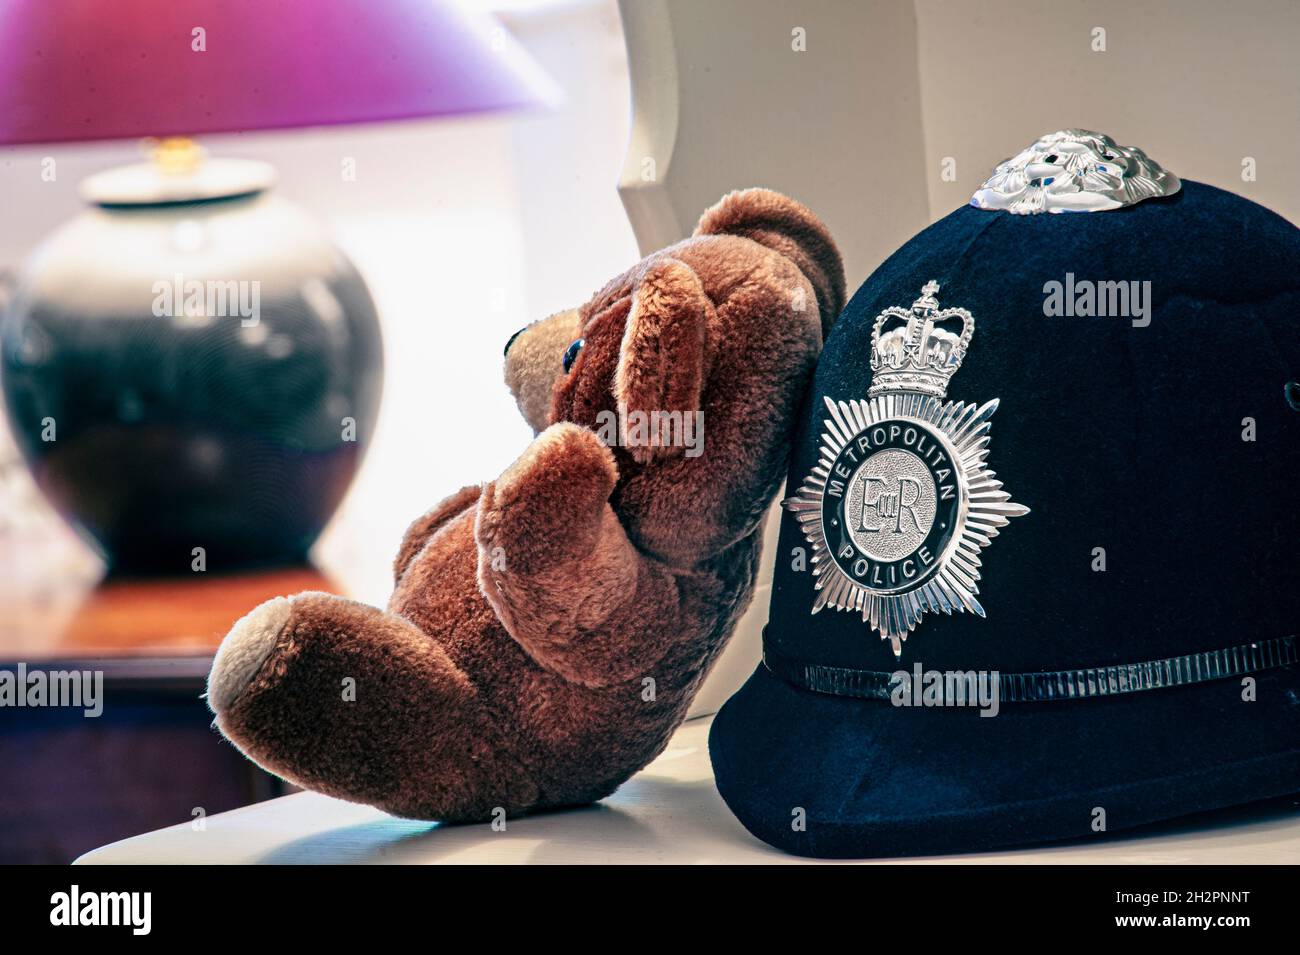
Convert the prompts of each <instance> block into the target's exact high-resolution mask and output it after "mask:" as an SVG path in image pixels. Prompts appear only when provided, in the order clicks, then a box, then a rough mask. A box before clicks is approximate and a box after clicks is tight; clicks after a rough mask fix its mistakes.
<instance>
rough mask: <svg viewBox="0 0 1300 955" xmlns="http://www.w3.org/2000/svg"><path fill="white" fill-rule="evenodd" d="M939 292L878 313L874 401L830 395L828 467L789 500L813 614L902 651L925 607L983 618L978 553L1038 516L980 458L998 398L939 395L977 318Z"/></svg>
mask: <svg viewBox="0 0 1300 955" xmlns="http://www.w3.org/2000/svg"><path fill="white" fill-rule="evenodd" d="M938 291H939V285H938V283H936V282H928V283H926V285H925V287H924V288H923V289H922V290H921V297H920V298H918V299H917V300H916V301H915V302H914V303H913V304H912V308H911V310H910V311H909V310H908V309H904V308H887V309H885V310H884V311H883V312H881V313H880V315H879V316H877V318H876V324H875V328H874V329H873V330H872V334H871V370H872V384H871V389H870V390H869V391H868V392H867V400H865V401H863V400H858V399H853V400H849V401H833V400H832V399H831V398H830V397H826V398H825V399H824V400H825V402H826V407H827V408H828V409H829V411H830V415H831V416H830V418H828V419H826V421H825V422H824V425H825V430H824V431H823V432H822V438H821V449H820V455H819V461H818V463H817V466H816V467H814V468H813V469H812V473H811V474H809V475H808V477H807V478H806V479H805V480H804V483H803V486H802V487H800V488H799V491H798V493H797V494H796V495H795V496H794V497H792V498H790V499H788V500H787V501H786V502H785V506H786V507H787V508H789V509H790V510H791V511H793V512H794V514H795V517H796V518H797V519H798V521H799V524H800V526H801V527H802V529H803V532H804V535H805V536H806V537H807V538H808V542H809V543H810V544H811V545H812V549H813V557H812V564H813V574H814V576H815V578H816V587H817V598H816V600H815V601H814V603H813V608H812V612H813V613H817V612H818V611H819V610H821V609H822V608H823V607H834V608H835V609H837V610H848V611H852V612H855V613H861V614H862V619H863V621H864V622H866V623H869V624H870V625H871V626H872V628H873V629H875V630H876V631H877V632H878V633H879V634H880V636H881V639H883V640H888V641H889V642H890V644H891V646H892V647H893V650H894V655H895V656H901V655H902V652H903V641H904V640H906V639H907V636H908V634H909V633H911V632H912V631H913V630H914V629H915V628H916V625H917V624H918V623H920V622H921V617H922V616H923V615H924V614H925V612H926V611H931V612H935V611H942V612H944V613H948V614H950V613H952V612H953V611H958V612H960V611H970V612H971V613H975V614H979V615H980V616H981V617H982V616H984V608H983V607H981V606H980V603H979V601H978V600H977V599H976V598H975V595H976V594H977V593H979V587H978V584H977V582H978V581H979V579H980V557H979V553H980V551H981V550H983V549H984V548H985V547H987V546H989V542H990V541H991V540H992V539H993V538H994V537H996V536H997V534H998V531H999V529H1000V528H1002V527H1005V526H1006V525H1007V522H1008V521H1009V520H1010V519H1011V518H1013V517H1019V516H1020V515H1022V514H1028V513H1029V508H1027V507H1025V506H1024V505H1021V504H1015V503H1013V502H1012V501H1011V495H1010V494H1008V493H1007V492H1006V491H1004V490H1002V482H1001V481H999V480H997V478H996V476H995V475H994V473H993V472H992V471H990V470H989V469H988V467H987V466H986V465H985V463H984V461H985V458H986V457H987V456H988V443H989V428H990V426H991V423H992V422H991V419H992V417H993V412H994V411H996V410H997V407H998V402H997V399H994V400H993V401H989V402H986V403H985V404H983V405H975V404H968V403H966V402H962V401H956V402H954V401H944V400H943V399H944V397H945V395H946V394H947V391H948V380H949V379H950V378H951V377H952V376H953V374H954V373H955V372H956V371H957V369H958V368H960V367H961V363H962V360H963V359H964V358H965V357H966V349H967V348H968V347H969V346H970V340H971V336H972V335H973V334H974V332H975V320H974V319H973V318H972V317H971V314H970V312H968V311H967V310H966V309H964V308H946V309H943V310H942V311H941V310H940V309H939V302H938V300H937V299H936V298H935V295H936V293H937V292H938Z"/></svg>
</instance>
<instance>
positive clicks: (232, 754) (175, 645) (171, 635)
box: [0, 521, 334, 863]
mask: <svg viewBox="0 0 1300 955" xmlns="http://www.w3.org/2000/svg"><path fill="white" fill-rule="evenodd" d="M0 567H3V568H4V572H3V573H0V608H3V612H2V613H0V669H3V670H9V671H11V672H14V671H16V669H17V667H18V666H19V664H24V665H25V666H26V669H27V671H28V672H31V671H33V670H38V669H39V670H44V671H91V672H93V673H98V674H102V679H103V700H102V707H103V709H102V713H101V714H100V715H98V716H91V717H88V716H86V715H84V713H83V710H82V709H70V708H54V707H43V708H32V707H27V708H16V707H6V708H0V767H3V769H2V770H0V775H2V779H0V862H45V863H51V862H53V863H63V862H69V861H71V860H72V859H73V858H75V857H76V856H77V855H78V854H79V853H81V852H84V851H85V850H87V849H89V848H92V847H94V846H97V845H102V844H103V843H104V842H106V841H110V840H112V839H117V838H121V837H123V836H126V835H129V834H132V833H137V832H140V831H142V830H146V829H152V828H156V827H157V826H159V825H164V824H167V823H171V822H175V821H177V820H181V819H192V818H197V817H198V816H199V815H205V814H210V813H220V812H222V811H224V810H227V809H232V808H234V807H236V806H243V805H247V804H249V803H252V802H255V801H257V800H260V799H267V798H270V797H272V796H275V795H279V794H280V793H283V792H285V791H286V787H285V786H284V785H283V784H281V783H280V782H279V781H278V780H276V779H274V778H273V777H271V776H269V775H267V774H266V773H263V772H262V771H261V770H260V769H258V768H257V767H256V766H254V765H253V764H252V763H250V762H248V761H247V760H245V759H244V758H243V756H241V755H240V753H239V752H238V751H237V750H235V749H234V747H232V746H230V745H229V744H227V743H226V742H224V741H223V740H222V739H221V737H220V735H219V734H217V733H216V732H215V731H214V730H212V729H211V726H210V724H211V721H212V714H211V713H210V712H208V709H207V706H206V704H205V703H204V702H203V700H202V698H201V696H202V693H203V691H204V688H205V684H206V681H207V674H208V670H209V668H210V666H211V663H212V655H213V653H214V652H215V650H216V647H217V645H218V644H219V643H220V641H221V638H222V636H224V635H225V633H226V631H227V630H229V628H230V624H231V622H232V621H234V620H236V619H238V618H239V617H240V616H242V615H243V614H244V613H245V612H246V611H247V610H248V608H250V607H252V606H255V605H256V604H257V603H259V602H260V601H262V600H265V599H267V598H269V597H273V596H276V595H279V594H285V593H294V592H296V591H299V590H304V589H314V590H332V589H334V586H333V583H332V582H331V581H330V580H328V579H326V578H325V577H324V576H323V575H322V574H321V573H320V572H319V571H317V570H315V569H314V568H311V567H292V568H280V569H276V570H272V571H266V572H259V573H242V574H228V575H219V574H214V575H208V574H195V575H194V576H193V577H187V578H166V579H158V578H150V579H135V580H132V579H126V580H104V579H102V575H103V567H102V565H101V563H100V562H99V560H98V559H97V558H96V557H95V556H94V555H93V554H92V553H91V552H90V550H89V549H88V548H86V547H85V546H84V545H82V544H81V543H80V542H79V541H77V540H76V538H75V537H73V535H72V534H71V532H70V531H68V530H67V528H66V527H64V526H63V525H62V524H60V523H55V522H53V521H42V522H41V523H40V526H34V527H30V528H23V529H19V530H15V529H13V528H8V529H7V533H5V534H4V535H0Z"/></svg>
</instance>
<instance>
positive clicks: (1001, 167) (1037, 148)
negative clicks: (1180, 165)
mask: <svg viewBox="0 0 1300 955" xmlns="http://www.w3.org/2000/svg"><path fill="white" fill-rule="evenodd" d="M1181 188H1182V183H1181V182H1179V180H1178V177H1177V176H1175V175H1174V174H1173V173H1172V172H1169V171H1168V170H1166V169H1165V168H1163V167H1162V166H1161V165H1160V163H1158V162H1156V161H1155V160H1154V159H1150V158H1149V157H1148V156H1147V154H1146V153H1144V152H1143V151H1142V150H1140V149H1138V148H1137V147H1136V146H1120V145H1119V144H1117V143H1116V142H1115V140H1113V139H1111V138H1110V137H1109V136H1106V135H1103V134H1102V133H1093V132H1089V131H1088V130H1086V129H1063V130H1061V131H1060V132H1057V133H1049V134H1048V135H1046V136H1044V137H1042V138H1041V139H1039V140H1038V141H1037V142H1036V143H1034V144H1033V145H1032V146H1030V147H1029V148H1028V149H1025V150H1023V151H1022V152H1021V153H1020V154H1019V155H1017V156H1013V157H1012V158H1010V159H1008V160H1006V161H1005V162H1002V163H999V164H998V167H997V168H996V169H995V170H993V175H991V176H989V178H988V180H987V181H986V182H985V183H984V185H982V186H981V187H980V188H979V189H977V190H976V191H975V195H973V196H972V197H971V200H970V204H971V205H973V206H974V207H975V208H977V209H1005V210H1006V211H1007V212H1013V213H1016V214H1017V215H1029V214H1032V213H1037V212H1105V211H1107V210H1108V209H1119V208H1122V207H1123V206H1131V205H1133V204H1134V203H1136V202H1141V201H1142V200H1143V199H1151V198H1157V197H1160V196H1172V195H1173V194H1174V193H1175V192H1177V191H1178V190H1179V189H1181Z"/></svg>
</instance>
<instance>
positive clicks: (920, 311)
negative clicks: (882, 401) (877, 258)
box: [867, 281, 975, 398]
mask: <svg viewBox="0 0 1300 955" xmlns="http://www.w3.org/2000/svg"><path fill="white" fill-rule="evenodd" d="M938 291H939V283H938V282H933V281H931V282H926V283H925V286H924V287H923V288H922V289H921V297H920V298H918V299H917V300H916V301H915V302H913V303H912V308H911V310H910V311H909V310H907V309H903V308H896V307H895V308H887V309H885V310H884V311H883V312H881V313H880V314H879V315H878V316H877V317H876V324H875V327H874V328H873V329H872V332H871V371H872V372H873V380H872V385H871V390H870V391H868V392H867V395H868V396H869V397H874V396H875V395H879V394H883V393H885V392H887V391H915V392H917V393H918V394H922V395H933V396H934V397H936V398H942V397H943V396H944V395H946V394H947V393H948V379H949V378H951V377H952V376H953V374H954V373H955V372H956V371H957V369H958V368H960V367H961V363H962V359H963V358H965V357H966V349H967V348H968V347H969V346H970V339H971V335H973V334H974V333H975V320H974V319H973V318H971V314H970V312H968V311H966V309H964V308H947V309H944V310H943V311H940V310H939V301H938V299H936V298H935V295H936V294H937V293H938ZM957 320H960V321H961V323H962V324H961V331H960V332H955V331H951V330H949V329H946V328H943V327H942V323H945V322H949V321H957ZM891 322H894V323H895V324H894V325H893V327H892V328H890V329H889V330H888V331H886V330H885V326H887V325H889V324H890V323H891ZM897 322H902V323H903V324H901V325H900V324H896V323H897Z"/></svg>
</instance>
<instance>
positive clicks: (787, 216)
mask: <svg viewBox="0 0 1300 955" xmlns="http://www.w3.org/2000/svg"><path fill="white" fill-rule="evenodd" d="M695 234H696V235H738V236H741V237H743V238H746V239H752V240H753V241H754V242H757V243H758V244H759V245H765V246H767V247H768V248H769V249H771V250H772V251H774V252H778V253H780V254H781V255H784V256H785V257H786V258H788V259H789V260H790V261H791V262H793V263H794V264H795V265H797V266H798V267H799V270H800V271H801V272H803V274H804V276H805V277H806V278H807V279H808V281H809V283H810V284H811V285H812V287H813V291H814V292H815V293H816V295H817V307H818V310H819V311H820V312H821V320H822V340H823V341H824V340H825V338H826V336H827V335H829V334H830V330H831V326H832V325H833V324H834V323H835V320H836V319H837V318H839V314H840V312H841V311H842V310H843V309H844V262H843V260H842V259H841V258H840V251H839V249H838V248H836V246H835V240H834V239H832V238H831V234H830V232H828V231H827V230H826V226H825V225H823V224H822V221H821V219H819V218H817V216H815V215H813V213H812V211H811V210H809V209H808V207H807V206H805V205H803V204H802V203H799V202H795V200H793V199H791V198H790V197H789V196H783V195H781V193H779V192H773V191H772V190H771V189H741V190H738V191H736V192H731V193H728V194H727V195H725V196H723V197H722V199H721V200H719V201H718V203H717V205H715V206H713V207H712V208H711V209H707V210H705V212H704V215H702V216H700V223H699V225H697V226H696V227H695Z"/></svg>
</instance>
